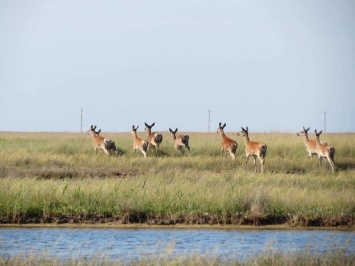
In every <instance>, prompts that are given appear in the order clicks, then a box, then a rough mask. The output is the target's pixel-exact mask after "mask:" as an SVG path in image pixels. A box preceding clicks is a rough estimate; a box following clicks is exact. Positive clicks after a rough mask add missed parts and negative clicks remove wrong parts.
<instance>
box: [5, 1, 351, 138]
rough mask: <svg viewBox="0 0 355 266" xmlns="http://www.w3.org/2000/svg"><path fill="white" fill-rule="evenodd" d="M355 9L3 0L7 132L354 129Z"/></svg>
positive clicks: (301, 4) (320, 4)
mask: <svg viewBox="0 0 355 266" xmlns="http://www.w3.org/2000/svg"><path fill="white" fill-rule="evenodd" d="M354 10H355V1H354V0H338V1H329V0H311V1H309V0H289V1H284V0H271V1H263V0H248V1H241V0H218V1H210V0H205V1H202V0H201V1H200V0H179V1H166V0H152V1H137V0H126V1H122V0H112V1H109V0H102V1H92V0H75V1H72V0H57V1H56V0H31V1H27V0H0V131H21V132H22V131H30V132H32V131H45V132H47V131H48V132H80V131H81V130H82V131H83V132H86V131H87V130H88V129H89V128H90V125H92V124H93V125H97V126H98V128H101V129H102V132H105V131H106V132H129V131H130V130H131V128H132V125H135V126H137V125H139V126H140V127H139V130H138V131H143V130H144V123H145V122H146V123H148V124H151V123H153V122H155V126H154V127H153V131H168V130H169V127H170V128H172V129H175V128H179V131H180V132H191V131H196V132H208V131H209V130H210V131H211V132H214V131H216V130H217V126H218V123H219V122H222V123H226V124H227V126H226V128H225V131H237V130H240V127H246V126H248V127H249V131H250V132H251V131H255V132H298V131H300V130H301V129H302V126H305V127H311V131H313V130H314V129H318V130H321V129H326V132H355V104H354V100H355V13H354ZM324 127H325V128H324Z"/></svg>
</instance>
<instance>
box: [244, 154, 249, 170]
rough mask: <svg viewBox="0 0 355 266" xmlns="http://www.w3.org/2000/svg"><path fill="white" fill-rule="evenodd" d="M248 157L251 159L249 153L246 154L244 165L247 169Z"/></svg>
mask: <svg viewBox="0 0 355 266" xmlns="http://www.w3.org/2000/svg"><path fill="white" fill-rule="evenodd" d="M248 159H249V154H246V155H245V165H244V169H245V170H247V163H248Z"/></svg>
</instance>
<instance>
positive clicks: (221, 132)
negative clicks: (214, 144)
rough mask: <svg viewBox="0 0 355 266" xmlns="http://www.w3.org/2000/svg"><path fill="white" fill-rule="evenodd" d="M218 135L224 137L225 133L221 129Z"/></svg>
mask: <svg viewBox="0 0 355 266" xmlns="http://www.w3.org/2000/svg"><path fill="white" fill-rule="evenodd" d="M219 135H220V136H221V138H222V139H223V138H225V137H226V134H224V131H222V130H221V131H220V132H219Z"/></svg>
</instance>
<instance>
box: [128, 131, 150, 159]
mask: <svg viewBox="0 0 355 266" xmlns="http://www.w3.org/2000/svg"><path fill="white" fill-rule="evenodd" d="M138 128H139V126H137V127H136V128H134V125H133V126H132V130H131V134H132V135H133V152H135V151H137V150H140V151H141V153H143V155H144V157H147V147H148V142H147V141H146V140H144V139H141V138H138V137H137V129H138Z"/></svg>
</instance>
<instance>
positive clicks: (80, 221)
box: [0, 214, 355, 230]
mask: <svg viewBox="0 0 355 266" xmlns="http://www.w3.org/2000/svg"><path fill="white" fill-rule="evenodd" d="M4 226H6V227H7V226H14V227H16V226H26V227H37V226H39V227H43V226H65V227H67V226H68V227H76V226H78V227H119V228H137V227H142V228H145V227H153V228H171V227H173V228H180V227H181V228H188V227H193V228H195V227H197V228H224V229H226V228H254V229H255V228H257V229H262V228H277V229H281V228H284V229H294V228H302V229H305V228H307V229H309V228H314V229H323V228H326V229H338V228H342V229H350V230H354V229H355V224H354V217H352V216H343V217H334V218H321V217H315V218H305V217H302V216H297V217H276V216H273V215H266V216H262V217H256V216H252V217H247V216H244V217H227V218H226V217H218V216H212V215H200V216H197V217H193V218H191V219H186V218H184V217H177V218H174V219H172V218H171V217H146V216H144V215H137V214H127V215H124V216H122V217H110V216H106V217H102V216H101V215H75V216H66V215H57V216H47V217H33V216H32V217H31V216H26V215H23V216H20V217H17V218H16V219H13V217H11V216H8V217H0V227H4Z"/></svg>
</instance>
